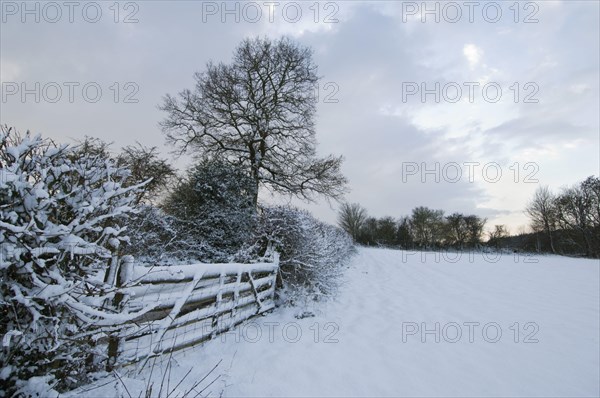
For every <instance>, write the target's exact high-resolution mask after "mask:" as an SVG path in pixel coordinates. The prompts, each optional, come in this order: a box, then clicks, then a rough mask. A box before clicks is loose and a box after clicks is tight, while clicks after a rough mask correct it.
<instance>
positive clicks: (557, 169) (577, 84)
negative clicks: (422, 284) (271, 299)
mask: <svg viewBox="0 0 600 398" xmlns="http://www.w3.org/2000/svg"><path fill="white" fill-rule="evenodd" d="M23 4H24V3H22V2H20V1H19V2H7V1H3V2H2V5H1V12H2V21H1V31H0V52H1V53H0V55H1V57H0V58H1V61H0V68H1V69H0V76H1V80H2V102H1V104H0V106H1V117H0V119H1V122H2V123H3V124H8V125H11V126H16V127H17V128H18V129H20V130H22V131H25V130H28V129H29V130H31V131H32V132H35V133H42V134H43V135H45V136H48V137H51V138H54V139H57V140H58V141H61V142H65V141H68V140H71V139H77V138H81V137H83V136H85V135H89V136H95V137H100V138H102V139H104V140H107V141H113V142H114V143H115V145H114V147H115V149H118V148H119V147H121V146H124V145H129V144H133V143H135V142H136V141H140V142H142V143H143V144H146V145H152V146H158V147H159V148H160V149H161V151H163V153H164V154H165V156H167V155H168V154H169V151H170V148H169V147H168V146H166V145H165V140H164V137H163V135H162V133H161V131H160V128H159V127H158V122H159V121H160V120H161V119H162V118H163V117H164V114H163V113H162V112H161V111H160V110H158V109H157V106H158V104H160V102H161V98H162V97H163V96H164V95H165V94H167V93H170V94H176V93H177V92H179V91H181V90H182V89H184V88H192V87H193V85H194V79H193V74H194V72H196V71H202V70H203V69H204V65H205V64H206V62H207V61H208V60H214V61H224V62H228V61H229V60H230V59H231V54H232V52H233V50H234V48H235V47H236V45H237V44H238V43H239V42H240V41H241V40H242V39H243V38H245V37H250V36H256V35H260V36H265V35H266V36H269V37H273V38H276V37H279V36H280V35H290V36H292V37H293V38H294V39H295V40H297V41H298V42H300V43H301V44H303V45H306V46H310V47H312V48H313V49H314V58H315V61H316V63H317V65H319V74H320V75H322V76H323V79H322V82H321V89H320V93H319V106H318V114H317V139H318V141H319V143H320V145H319V151H320V152H321V153H323V154H326V153H334V154H341V155H343V156H344V157H345V159H346V160H345V163H344V166H343V171H344V173H345V175H346V176H347V177H348V179H349V181H350V188H351V192H350V193H349V194H348V195H347V199H348V201H351V202H359V203H361V204H362V205H363V206H365V207H366V208H367V209H368V211H369V213H370V214H371V215H374V216H384V215H391V216H394V217H399V216H401V215H406V214H409V213H410V211H411V209H412V208H414V207H416V206H419V205H423V206H429V207H433V208H440V209H444V210H445V211H446V212H447V213H450V212H454V211H460V212H465V213H475V214H478V215H480V216H482V217H486V218H488V225H493V224H507V225H508V226H509V228H510V231H511V232H513V233H516V232H518V231H519V229H521V228H523V227H524V226H525V225H527V219H526V217H525V216H524V214H523V208H524V206H525V204H526V202H527V200H528V199H529V198H530V197H531V195H532V193H533V191H534V190H535V189H536V187H537V186H539V185H540V184H543V185H550V186H551V187H552V188H554V189H555V190H556V189H558V188H559V187H561V186H566V185H571V184H574V183H576V182H578V181H580V180H583V179H584V178H585V177H587V176H590V175H598V174H600V171H599V169H600V154H599V152H600V149H599V148H600V142H599V135H600V130H599V127H600V126H599V111H598V109H600V104H599V85H598V82H599V48H600V43H599V37H600V32H599V12H600V10H599V2H597V1H585V2H584V1H582V2H578V1H541V2H521V3H517V4H516V5H515V3H514V2H513V1H509V2H472V3H469V4H466V3H464V2H462V1H460V2H456V3H451V4H450V5H448V3H444V2H441V3H435V2H431V3H428V4H427V5H426V7H427V10H429V12H428V13H423V12H422V11H423V5H422V3H421V2H420V1H419V2H404V3H402V2H391V1H390V2H387V1H380V2H368V3H360V2H340V1H336V2H320V3H316V2H313V1H309V2H301V3H300V2H297V3H285V2H279V3H278V4H277V5H269V2H263V1H259V2H255V3H250V4H248V3H233V2H229V3H227V4H226V5H224V4H225V3H222V2H220V1H219V2H200V1H168V2H167V1H143V2H141V1H140V2H129V3H127V2H122V3H119V4H118V7H115V6H114V2H112V1H110V2H97V3H86V2H74V3H72V5H71V4H68V5H65V4H64V3H63V2H62V1H59V2H57V3H50V5H48V4H46V3H36V2H31V3H28V4H27V7H28V8H27V10H25V9H24V7H23ZM225 8H226V9H225ZM498 12H500V14H499V13H498ZM36 18H37V19H39V22H36ZM436 18H437V21H436ZM136 20H137V22H136ZM236 20H237V21H236ZM23 21H24V22H23ZM71 21H72V22H71ZM115 21H117V22H115ZM126 21H128V22H129V23H126ZM36 83H39V89H37V88H36ZM436 83H437V84H438V86H437V87H439V90H438V93H437V94H439V100H438V101H437V102H436V98H435V96H436V92H435V91H436ZM477 84H478V85H477ZM57 87H60V88H61V91H62V92H61V96H60V97H59V96H58V94H57V93H58V91H57ZM69 87H71V90H72V92H71V93H69V91H70V88H69ZM83 87H86V89H85V92H84V90H83ZM98 88H100V89H101V90H102V94H101V96H98V95H97V94H96V90H97V89H98ZM457 88H459V89H460V90H461V92H460V93H459V92H458V91H457ZM498 88H500V90H501V92H500V91H498ZM23 89H27V90H30V91H29V93H26V94H24V93H23ZM422 89H426V90H429V91H428V94H426V95H425V97H424V98H422V96H421V93H422ZM36 91H37V94H39V97H40V98H39V103H36V98H35V97H36ZM22 94H24V97H23V96H22ZM69 94H72V98H69V97H70V95H69ZM71 100H72V102H71ZM96 100H97V101H96ZM53 101H54V102H53ZM92 101H96V102H92ZM131 101H137V102H131ZM186 161H187V160H185V159H183V160H182V159H180V160H179V161H178V162H177V165H178V166H179V167H185V165H186ZM457 165H458V166H459V167H460V170H461V175H460V176H458V175H457ZM436 167H437V171H436ZM423 169H427V170H430V172H429V173H424V172H423V171H424V170H423ZM498 171H500V172H501V173H502V174H501V176H500V177H498V176H497V173H498ZM436 179H438V181H437V182H436ZM496 180H497V181H496ZM423 181H424V182H423ZM536 181H537V182H536ZM270 200H274V199H270ZM332 207H333V208H332ZM332 207H330V206H329V205H328V204H327V203H326V202H321V203H319V204H316V205H311V206H309V208H310V209H311V210H312V211H313V212H314V213H315V214H316V215H317V216H318V217H320V218H322V219H324V220H326V221H330V222H333V221H335V207H336V205H335V204H332Z"/></svg>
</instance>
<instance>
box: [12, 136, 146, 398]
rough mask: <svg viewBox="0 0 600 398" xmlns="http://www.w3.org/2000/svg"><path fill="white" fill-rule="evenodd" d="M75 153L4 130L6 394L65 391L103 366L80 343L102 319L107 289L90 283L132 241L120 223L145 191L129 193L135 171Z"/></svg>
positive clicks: (136, 188)
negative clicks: (46, 388) (93, 300)
mask: <svg viewBox="0 0 600 398" xmlns="http://www.w3.org/2000/svg"><path fill="white" fill-rule="evenodd" d="M72 151H73V149H70V148H68V147H66V146H61V147H58V146H56V145H54V144H53V143H52V142H50V141H48V140H44V139H42V138H41V137H39V136H37V137H32V136H30V135H29V134H27V135H25V136H23V137H21V136H19V135H18V134H16V133H15V132H14V130H12V129H8V128H2V129H1V130H0V172H1V173H2V175H1V177H2V178H0V243H1V247H0V250H1V251H0V315H1V319H2V322H1V324H0V334H1V335H2V336H3V343H4V344H3V346H4V348H3V351H2V352H1V354H0V378H1V383H2V384H3V389H2V390H3V391H4V394H7V395H12V394H16V395H19V394H23V395H25V396H27V395H29V394H30V393H31V392H32V391H35V390H32V389H36V390H38V389H37V387H36V385H39V383H40V382H42V383H47V384H54V385H55V388H56V389H58V390H61V389H66V388H68V387H72V386H73V385H75V384H76V383H77V382H78V381H80V380H81V379H82V378H83V377H84V375H85V370H88V369H91V368H94V367H95V366H98V365H99V364H98V363H97V362H94V361H95V360H94V357H93V356H92V355H91V354H93V349H92V347H93V343H92V342H91V341H89V340H86V339H75V338H73V336H74V335H75V334H76V333H77V332H80V331H81V330H82V329H83V330H85V329H86V328H88V327H90V326H92V325H93V324H94V323H95V322H96V321H97V320H98V319H99V317H100V316H101V315H100V311H98V309H99V308H100V306H94V305H92V304H90V302H88V301H87V300H86V298H89V296H92V295H94V294H92V292H97V291H98V289H100V288H102V286H101V285H102V281H96V282H95V283H94V281H93V280H92V279H91V276H93V275H94V273H96V272H98V271H99V270H103V269H105V268H106V267H107V266H108V264H109V259H110V258H111V256H112V255H113V253H114V252H115V251H116V250H117V249H118V247H119V246H120V244H121V243H122V242H123V241H125V239H126V238H125V237H124V236H123V233H122V232H123V228H122V227H121V225H120V224H118V223H117V222H116V220H117V219H118V218H121V219H122V218H124V217H125V216H126V215H127V214H129V213H130V212H132V211H133V210H134V208H133V203H134V201H135V199H136V195H137V194H138V193H139V192H140V190H141V185H133V186H129V187H126V186H125V185H124V184H123V181H124V180H125V179H127V178H128V176H129V174H128V172H127V170H126V169H122V168H118V167H116V166H115V164H114V163H113V162H112V161H110V160H106V159H105V158H103V157H102V156H88V157H79V156H73V152H72ZM95 295H96V296H100V294H99V293H97V294H95ZM100 304H101V303H100ZM88 344H89V345H88Z"/></svg>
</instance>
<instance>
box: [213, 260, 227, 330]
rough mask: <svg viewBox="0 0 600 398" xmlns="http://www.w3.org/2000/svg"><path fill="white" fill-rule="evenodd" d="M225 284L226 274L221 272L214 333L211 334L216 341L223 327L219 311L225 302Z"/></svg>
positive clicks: (214, 318)
mask: <svg viewBox="0 0 600 398" xmlns="http://www.w3.org/2000/svg"><path fill="white" fill-rule="evenodd" d="M224 284H225V273H224V272H223V271H221V275H220V276H219V291H218V293H217V298H216V301H217V302H216V303H215V316H214V317H213V321H212V327H213V331H212V333H211V337H210V338H211V339H214V338H215V337H216V336H217V334H218V333H219V329H220V327H221V316H220V315H219V310H220V309H221V302H222V301H223V285H224Z"/></svg>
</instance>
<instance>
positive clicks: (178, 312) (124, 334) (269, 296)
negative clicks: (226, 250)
mask: <svg viewBox="0 0 600 398" xmlns="http://www.w3.org/2000/svg"><path fill="white" fill-rule="evenodd" d="M278 269H279V258H278V255H277V253H275V255H274V259H273V262H270V263H256V264H236V263H229V264H190V265H180V266H168V267H147V266H140V265H135V264H134V263H133V261H132V259H131V258H129V257H126V258H124V259H123V261H121V264H120V266H119V270H118V272H117V275H116V278H115V279H116V284H117V285H118V287H119V289H118V293H117V294H116V296H115V299H114V304H115V305H116V306H117V310H118V311H119V312H120V313H121V314H124V315H126V314H128V313H136V312H137V313H138V314H141V315H139V316H137V317H135V318H134V319H133V320H131V321H130V322H128V323H127V324H125V325H124V326H123V327H122V328H120V330H119V331H118V332H116V333H113V334H112V335H111V336H110V337H109V342H108V356H109V358H108V368H109V369H111V368H112V367H113V366H118V365H127V364H130V363H133V362H137V361H140V360H144V359H147V358H150V357H153V356H156V355H160V354H164V353H169V352H173V351H177V350H181V349H184V348H187V347H191V346H193V345H196V344H199V343H202V342H204V341H206V340H209V339H211V338H212V337H214V336H216V335H217V334H219V333H222V332H225V331H227V330H229V329H231V328H232V327H234V326H236V325H238V324H240V323H241V322H243V321H245V320H247V319H248V318H250V317H253V316H255V315H258V314H260V313H262V312H265V311H268V310H270V309H272V308H273V307H274V301H273V296H274V293H275V285H276V277H277V272H278Z"/></svg>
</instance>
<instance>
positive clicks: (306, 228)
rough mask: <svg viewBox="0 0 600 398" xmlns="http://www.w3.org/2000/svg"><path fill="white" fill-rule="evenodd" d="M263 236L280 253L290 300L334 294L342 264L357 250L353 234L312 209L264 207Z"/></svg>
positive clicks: (261, 225)
mask: <svg viewBox="0 0 600 398" xmlns="http://www.w3.org/2000/svg"><path fill="white" fill-rule="evenodd" d="M258 236H259V240H260V241H261V242H262V245H263V246H268V250H276V251H278V252H279V253H280V267H281V268H280V269H281V275H282V279H283V283H284V287H285V288H287V289H288V291H290V293H291V295H290V296H289V297H288V299H289V300H290V301H298V300H299V299H301V298H306V297H310V298H313V299H319V298H321V297H322V296H326V295H330V294H332V293H333V292H335V290H336V289H337V287H338V285H339V281H340V279H339V277H340V276H341V274H342V267H343V266H344V265H345V264H346V263H347V262H348V260H349V258H350V256H351V254H352V253H353V251H354V246H353V242H352V238H351V237H350V235H349V234H348V233H346V232H345V231H343V230H342V229H340V228H338V227H335V226H333V225H329V224H326V223H323V222H321V221H319V220H317V219H316V218H314V217H313V216H312V215H311V214H310V213H309V212H307V211H304V210H299V209H296V208H291V207H284V206H277V207H266V208H263V209H262V212H261V217H260V226H259V229H258Z"/></svg>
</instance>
